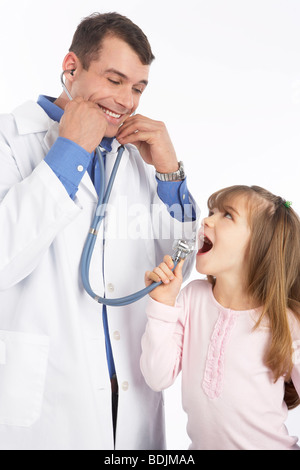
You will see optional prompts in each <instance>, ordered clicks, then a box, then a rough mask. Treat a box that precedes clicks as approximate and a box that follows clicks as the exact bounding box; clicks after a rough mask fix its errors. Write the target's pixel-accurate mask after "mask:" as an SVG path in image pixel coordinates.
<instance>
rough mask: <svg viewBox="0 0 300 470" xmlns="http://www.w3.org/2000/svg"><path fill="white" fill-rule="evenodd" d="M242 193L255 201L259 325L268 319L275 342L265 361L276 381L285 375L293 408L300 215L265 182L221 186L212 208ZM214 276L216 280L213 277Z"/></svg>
mask: <svg viewBox="0 0 300 470" xmlns="http://www.w3.org/2000/svg"><path fill="white" fill-rule="evenodd" d="M238 196H244V197H245V196H246V198H247V200H248V203H249V225H250V228H251V237H250V243H249V246H248V256H247V260H248V292H249V295H250V296H251V297H252V298H253V299H254V300H255V302H257V304H258V305H262V306H263V309H262V314H261V316H260V318H259V320H258V322H257V323H256V325H255V328H257V327H258V326H259V325H260V323H261V321H262V320H263V319H264V318H266V319H267V320H268V324H269V328H270V331H271V341H270V344H269V346H268V349H267V351H266V355H265V358H264V359H265V364H266V365H267V367H269V368H270V370H271V371H272V372H273V375H274V380H275V382H276V381H277V380H278V379H279V377H281V376H283V377H284V378H285V396H284V399H285V402H286V404H287V406H288V408H289V409H292V408H295V407H296V406H298V405H299V404H300V399H299V396H298V393H297V391H296V390H295V387H294V385H293V382H292V380H291V372H292V368H293V361H292V353H293V351H292V338H291V333H290V322H289V314H288V311H287V309H290V310H291V311H292V313H293V316H294V317H295V318H296V320H297V321H299V323H300V220H299V217H298V215H297V214H296V212H295V211H294V210H293V209H292V208H291V207H289V205H288V204H286V201H285V200H284V199H282V198H281V197H278V196H275V195H274V194H272V193H270V192H269V191H267V190H265V189H263V188H260V187H259V186H231V187H229V188H225V189H221V190H220V191H218V192H216V193H214V194H212V196H210V198H209V200H208V208H209V209H214V208H217V209H218V210H224V206H226V205H227V204H228V202H229V200H231V201H232V200H233V199H234V198H235V197H238ZM208 280H209V281H210V282H211V283H212V284H214V282H215V279H214V278H213V277H212V276H208Z"/></svg>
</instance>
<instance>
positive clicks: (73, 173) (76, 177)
mask: <svg viewBox="0 0 300 470" xmlns="http://www.w3.org/2000/svg"><path fill="white" fill-rule="evenodd" d="M90 159H91V154H89V153H88V152H87V151H86V150H85V149H84V148H82V147H80V145H78V144H76V143H75V142H73V141H72V140H69V139H66V138H64V137H58V139H57V140H56V141H55V143H54V144H53V146H52V147H51V149H50V151H49V152H48V154H47V155H46V157H45V162H46V163H47V165H49V167H50V168H51V169H52V171H53V172H54V173H55V174H56V176H57V177H58V178H59V180H60V181H61V183H62V184H63V185H64V187H65V189H66V191H67V193H68V194H69V196H70V197H71V198H72V199H75V196H76V193H77V191H78V186H79V184H80V182H81V180H82V178H83V175H84V173H85V172H86V170H87V167H88V165H89V163H90Z"/></svg>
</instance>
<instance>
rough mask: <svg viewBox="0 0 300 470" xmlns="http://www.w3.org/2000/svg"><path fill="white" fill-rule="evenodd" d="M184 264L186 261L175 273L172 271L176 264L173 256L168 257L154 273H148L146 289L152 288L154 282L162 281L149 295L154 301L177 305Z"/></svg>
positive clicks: (146, 275)
mask: <svg viewBox="0 0 300 470" xmlns="http://www.w3.org/2000/svg"><path fill="white" fill-rule="evenodd" d="M183 263H184V260H181V261H180V262H179V263H178V264H177V266H176V268H175V269H174V272H173V271H172V269H173V268H174V262H173V260H172V258H171V256H169V255H166V256H165V257H164V262H163V263H161V264H160V265H159V266H157V268H155V269H153V271H147V272H146V274H145V284H146V287H148V286H150V285H151V284H152V282H160V281H162V284H161V285H160V286H158V287H156V289H154V290H153V291H152V292H150V294H149V295H150V297H152V299H154V300H156V301H157V302H160V303H162V304H166V305H170V306H172V307H173V306H174V305H175V302H176V298H177V296H178V294H179V292H180V288H181V284H182V267H183Z"/></svg>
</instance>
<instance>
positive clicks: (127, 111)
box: [0, 14, 196, 450]
mask: <svg viewBox="0 0 300 470" xmlns="http://www.w3.org/2000/svg"><path fill="white" fill-rule="evenodd" d="M87 26H88V27H87ZM97 34H98V36H97ZM95 38H98V39H95ZM134 41H135V42H134ZM152 60H153V55H152V52H151V49H150V46H149V43H148V41H147V38H146V37H145V36H144V35H143V33H142V32H141V31H140V29H139V28H138V27H137V26H136V25H134V24H133V23H131V22H130V21H129V20H128V19H127V18H124V17H122V16H121V15H117V14H106V15H100V14H97V15H93V16H92V17H89V18H87V19H85V20H84V21H83V22H82V23H81V25H79V27H78V29H77V32H76V33H75V36H74V39H73V43H72V46H71V48H70V51H69V53H68V54H67V55H66V57H65V59H64V62H63V68H64V70H66V71H67V72H66V74H65V78H66V86H67V89H68V90H69V92H70V94H71V96H72V98H73V100H72V101H69V99H68V97H67V95H66V93H65V92H63V93H62V94H61V96H60V97H59V98H58V99H57V100H55V99H51V98H49V97H45V96H42V97H40V98H39V100H38V102H37V103H36V102H27V103H25V104H24V105H22V106H20V107H19V108H17V109H16V110H15V111H13V112H12V114H9V115H2V116H0V167H1V171H0V228H1V229H0V449H66V450H67V449H69V450H75V449H82V450H85V449H114V448H115V449H131V450H133V449H163V448H164V447H165V435H164V414H163V396H162V394H161V393H155V392H153V391H152V390H150V388H148V386H147V385H146V383H145V382H144V379H143V377H142V375H141V372H140V368H139V360H140V354H141V346H140V341H141V336H142V334H143V331H144V328H145V323H146V317H145V314H144V311H145V305H144V304H145V302H146V299H142V300H140V301H139V302H136V303H134V304H131V305H128V306H126V307H110V308H109V307H107V308H103V307H102V305H100V304H98V303H97V302H95V301H94V300H93V299H92V298H91V297H89V295H88V294H87V293H86V292H85V290H84V288H83V285H82V282H81V278H80V270H79V266H80V260H81V254H82V250H83V246H84V243H85V241H86V237H87V233H88V231H89V228H90V224H91V221H92V218H93V213H94V210H95V207H96V203H97V190H98V188H97V162H96V160H95V158H94V150H95V148H96V147H97V146H98V145H99V143H100V141H101V147H102V150H105V152H106V157H105V159H106V168H105V170H106V178H108V177H109V175H110V172H111V169H112V166H113V164H114V161H115V158H116V154H117V149H118V147H119V145H120V143H121V144H124V145H125V152H124V154H123V157H122V160H121V164H120V168H119V171H118V174H117V177H116V181H115V185H114V187H113V190H112V194H111V199H110V202H109V205H108V208H107V212H106V218H105V221H104V223H103V227H102V228H101V233H100V234H99V235H98V238H97V243H96V246H95V250H94V256H93V260H92V264H91V269H90V282H91V285H92V288H93V289H94V291H95V292H97V293H98V294H99V295H100V296H106V297H111V298H117V297H122V296H124V295H128V294H131V293H133V292H136V291H137V290H139V289H141V288H143V287H144V272H145V271H146V270H148V269H149V268H152V267H153V266H155V265H157V263H158V262H160V261H161V260H162V258H163V255H164V254H165V253H171V246H172V243H173V240H174V238H181V237H182V236H184V237H185V238H189V237H192V236H193V234H194V232H195V230H196V221H195V216H194V215H191V213H193V214H194V212H195V211H194V208H193V209H191V205H193V201H192V198H191V196H190V195H189V193H188V191H187V188H186V179H185V177H184V175H183V171H182V169H181V170H178V165H179V164H178V160H177V157H176V154H175V151H174V148H173V146H172V143H171V141H170V139H169V136H168V133H167V130H166V128H165V126H164V124H162V123H160V122H156V121H153V120H151V119H149V118H146V117H144V116H140V115H135V116H132V114H133V113H134V112H135V110H136V108H137V106H138V103H139V99H140V96H141V94H142V93H143V91H144V90H145V88H146V86H147V83H148V73H149V66H150V63H151V61H152ZM122 124H123V125H122ZM121 125H122V127H120V126H121ZM115 136H117V139H118V140H117V139H116V138H115ZM155 170H156V177H155ZM161 180H167V181H165V182H164V181H161ZM168 180H169V181H168ZM173 180H174V181H173ZM172 194H173V195H172ZM168 198H169V201H170V200H175V201H176V204H174V210H173V211H171V210H170V207H168V204H167V202H166V200H167V199H168ZM170 198H171V199H170ZM172 198H173V199H172ZM183 202H184V203H187V202H189V203H190V204H189V205H188V204H187V206H186V207H187V208H189V211H190V216H189V215H188V214H189V211H187V210H186V211H184V205H183ZM178 214H179V215H178ZM192 262H193V261H192V260H190V261H187V262H186V263H185V270H186V274H187V273H188V272H189V270H190V269H191V266H192ZM112 383H113V384H114V395H115V396H117V397H118V403H116V402H114V404H113V403H112V385H111V384H112ZM116 387H117V391H118V393H116ZM112 408H114V413H112ZM116 410H117V411H116ZM112 415H113V416H114V419H112ZM114 432H115V435H114Z"/></svg>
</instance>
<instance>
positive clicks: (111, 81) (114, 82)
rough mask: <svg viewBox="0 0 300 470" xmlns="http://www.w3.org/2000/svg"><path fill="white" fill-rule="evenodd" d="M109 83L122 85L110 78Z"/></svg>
mask: <svg viewBox="0 0 300 470" xmlns="http://www.w3.org/2000/svg"><path fill="white" fill-rule="evenodd" d="M108 81H109V82H110V83H113V84H114V85H120V82H117V81H116V80H112V79H111V78H108Z"/></svg>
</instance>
